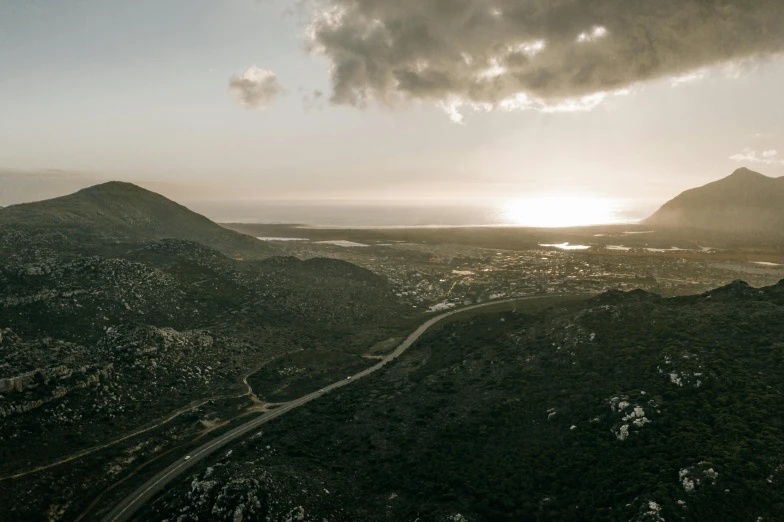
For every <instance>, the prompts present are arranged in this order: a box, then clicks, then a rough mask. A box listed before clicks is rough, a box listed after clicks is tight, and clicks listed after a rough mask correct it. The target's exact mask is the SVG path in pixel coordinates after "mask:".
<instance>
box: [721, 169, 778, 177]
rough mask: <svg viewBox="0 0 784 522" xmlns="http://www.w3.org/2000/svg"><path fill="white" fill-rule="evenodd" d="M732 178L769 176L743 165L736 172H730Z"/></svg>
mask: <svg viewBox="0 0 784 522" xmlns="http://www.w3.org/2000/svg"><path fill="white" fill-rule="evenodd" d="M729 177H730V178H767V177H768V176H766V175H764V174H760V173H759V172H755V171H753V170H751V169H747V168H746V167H741V168H739V169H737V170H736V171H735V172H733V173H732V174H730V176H729Z"/></svg>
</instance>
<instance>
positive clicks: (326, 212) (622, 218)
mask: <svg viewBox="0 0 784 522" xmlns="http://www.w3.org/2000/svg"><path fill="white" fill-rule="evenodd" d="M185 204H186V206H188V207H189V208H190V209H192V210H194V211H196V212H199V213H201V214H204V215H205V216H207V217H208V218H210V219H211V220H213V221H216V222H218V223H266V224H297V225H307V226H318V227H367V228H376V227H464V226H544V227H547V226H581V225H594V224H614V223H615V224H620V223H635V222H637V221H639V220H640V219H643V218H645V217H647V216H648V215H650V211H649V210H648V209H635V208H633V207H632V206H631V205H622V204H617V203H613V204H612V205H607V208H603V211H602V212H601V213H595V212H594V213H593V214H592V213H591V212H579V211H578V212H574V208H573V207H574V205H568V204H567V205H564V208H558V205H550V206H541V205H535V206H534V207H536V208H535V209H534V210H533V211H534V215H528V214H527V213H526V212H524V211H521V210H520V209H521V208H522V209H526V208H529V206H528V205H526V204H525V203H524V202H522V203H519V204H516V205H513V206H511V207H510V205H509V203H505V204H493V203H489V204H481V203H478V204H464V205H449V204H432V203H406V204H401V203H397V202H395V203H388V202H373V203H366V202H361V203H358V202H333V201H263V202H247V201H241V202H238V201H234V202H190V203H185ZM550 207H552V208H550ZM566 207H569V208H566ZM570 211H571V212H570ZM550 214H552V215H550Z"/></svg>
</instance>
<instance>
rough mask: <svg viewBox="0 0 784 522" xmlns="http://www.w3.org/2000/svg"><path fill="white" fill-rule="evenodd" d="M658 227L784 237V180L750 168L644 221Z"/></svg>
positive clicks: (693, 191) (686, 194) (696, 190)
mask: <svg viewBox="0 0 784 522" xmlns="http://www.w3.org/2000/svg"><path fill="white" fill-rule="evenodd" d="M643 223H644V224H645V225H647V226H651V227H658V228H681V229H701V230H710V231H719V232H728V233H764V234H774V235H777V236H778V235H782V234H784V177H781V178H770V177H767V176H764V175H762V174H760V173H758V172H754V171H751V170H749V169H746V168H742V169H738V170H736V171H735V172H733V173H732V174H731V175H730V176H728V177H726V178H724V179H721V180H719V181H715V182H713V183H709V184H707V185H705V186H702V187H698V188H694V189H691V190H687V191H685V192H683V193H682V194H680V195H679V196H677V197H676V198H674V199H672V200H671V201H668V202H667V203H665V204H664V205H663V206H662V207H661V208H660V209H659V210H658V211H656V213H655V214H653V215H652V216H651V217H649V218H648V219H646V220H645V221H644V222H643Z"/></svg>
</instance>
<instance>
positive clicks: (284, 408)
mask: <svg viewBox="0 0 784 522" xmlns="http://www.w3.org/2000/svg"><path fill="white" fill-rule="evenodd" d="M545 297H557V296H553V295H552V294H551V295H546V296H532V297H520V298H517V299H503V300H499V301H490V302H487V303H482V304H478V305H473V306H467V307H464V308H459V309H457V310H452V311H451V312H446V313H443V314H441V315H437V316H435V317H433V318H431V319H430V320H428V321H426V322H425V323H424V324H422V325H421V326H420V327H419V328H417V329H416V330H415V331H414V333H412V334H411V335H409V336H408V337H407V338H406V340H405V341H403V342H402V343H401V344H400V345H399V346H398V347H397V348H395V351H393V352H392V353H391V354H389V355H387V356H386V357H384V358H383V359H381V360H380V361H379V362H378V363H376V364H374V365H373V366H371V367H369V368H367V369H365V370H362V371H361V372H359V373H357V374H356V375H352V376H351V377H350V378H348V379H342V380H340V381H338V382H336V383H333V384H330V385H329V386H325V387H324V388H322V390H320V391H317V392H313V393H311V394H309V395H305V396H304V397H300V398H299V399H297V400H294V401H291V402H286V403H284V404H282V405H281V406H280V407H279V408H277V409H275V410H272V411H270V412H267V413H265V414H263V415H262V416H260V417H257V418H255V419H253V420H251V421H248V422H246V423H245V424H242V425H241V426H237V427H236V428H234V429H233V430H231V431H228V432H226V433H224V434H223V435H221V436H220V437H218V438H217V439H214V440H212V441H210V442H208V443H206V444H204V445H203V446H200V447H199V448H197V449H196V450H194V451H193V452H191V454H190V459H188V460H178V461H177V462H175V463H174V464H172V465H170V466H169V467H168V468H166V469H164V470H163V471H161V472H160V473H158V474H157V475H155V476H154V477H153V478H151V479H150V480H148V481H147V482H146V483H144V485H142V486H141V487H140V488H139V489H137V490H136V491H134V492H133V493H132V494H131V495H130V496H129V497H127V498H125V499H124V500H123V501H122V502H120V503H119V504H118V505H117V506H116V507H115V508H114V509H113V510H112V511H111V512H109V514H108V515H106V516H105V517H104V518H103V519H102V520H103V522H125V521H127V520H130V519H131V517H132V516H133V515H134V513H136V511H138V510H139V508H141V507H142V506H143V505H144V504H145V503H146V502H148V501H149V500H150V499H152V498H153V497H154V496H155V495H157V494H158V493H159V492H161V491H162V490H163V489H164V488H165V487H166V486H167V485H168V484H169V483H170V482H171V481H173V480H174V479H175V478H176V477H177V476H179V475H180V474H181V473H183V472H184V471H185V470H187V469H189V468H191V467H193V466H195V465H196V464H197V463H198V462H199V461H201V460H203V459H204V458H206V457H207V456H208V455H210V454H211V453H213V452H215V451H216V450H218V449H220V448H222V447H223V446H225V445H226V444H228V443H230V442H232V441H233V440H235V439H237V438H238V437H241V436H243V435H245V434H246V433H248V432H249V431H253V430H254V429H256V428H258V427H259V426H261V425H262V424H264V423H267V422H269V421H271V420H273V419H276V418H278V417H280V416H281V415H285V414H286V413H288V412H290V411H291V410H293V409H294V408H299V407H300V406H302V405H303V404H307V403H308V402H310V401H312V400H314V399H317V398H319V397H321V396H322V395H323V394H325V393H327V392H330V391H332V390H336V389H338V388H341V387H343V386H346V385H348V384H351V383H352V382H354V381H356V380H358V379H361V378H363V377H366V376H368V375H370V374H371V373H373V372H375V371H378V370H380V369H381V368H383V367H384V366H385V365H386V364H387V363H389V362H390V361H393V360H395V359H397V358H398V357H400V355H401V354H402V353H403V352H405V351H406V350H408V348H409V347H410V346H411V345H412V344H414V343H415V342H416V341H417V339H419V338H420V337H421V336H422V334H423V333H425V332H426V331H427V329H428V328H430V327H431V326H433V325H434V324H436V323H437V322H439V321H442V320H444V319H446V318H447V317H450V316H452V315H455V314H459V313H463V312H467V311H469V310H475V309H477V308H483V307H486V306H492V305H497V304H502V303H510V302H515V301H524V300H530V299H542V298H545Z"/></svg>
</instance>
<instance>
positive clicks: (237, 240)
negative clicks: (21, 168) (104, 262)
mask: <svg viewBox="0 0 784 522" xmlns="http://www.w3.org/2000/svg"><path fill="white" fill-rule="evenodd" d="M2 226H5V227H6V229H8V230H10V229H11V228H12V227H14V226H16V227H24V228H26V229H34V230H45V231H46V232H47V233H49V234H53V233H57V234H60V235H61V236H62V239H63V241H68V240H70V241H71V242H72V243H73V246H74V247H76V246H80V245H81V246H84V242H85V241H86V242H87V243H88V244H90V245H93V244H95V243H107V242H121V243H140V242H147V241H153V240H157V239H168V238H177V239H186V240H190V241H195V242H198V243H202V244H204V245H207V246H210V247H212V248H215V249H217V250H219V251H221V252H223V253H224V254H226V255H229V256H232V257H241V256H250V257H266V256H269V255H271V254H274V250H273V249H272V247H271V246H270V245H268V244H265V243H264V242H262V241H259V240H257V239H255V238H252V237H250V236H247V235H244V234H240V233H237V232H234V231H231V230H228V229H225V228H223V227H221V226H219V225H216V224H215V223H213V222H212V221H210V220H209V219H207V218H206V217H204V216H202V215H200V214H197V213H195V212H192V211H190V210H188V209H187V208H185V207H184V206H182V205H179V204H178V203H175V202H174V201H171V200H169V199H167V198H165V197H163V196H161V195H159V194H156V193H154V192H150V191H149V190H145V189H143V188H141V187H138V186H136V185H133V184H131V183H122V182H117V181H112V182H109V183H104V184H101V185H96V186H93V187H89V188H86V189H83V190H80V191H78V192H75V193H74V194H70V195H67V196H62V197H59V198H54V199H49V200H45V201H37V202H35V203H24V204H20V205H11V206H9V207H6V208H2V209H0V227H2Z"/></svg>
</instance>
